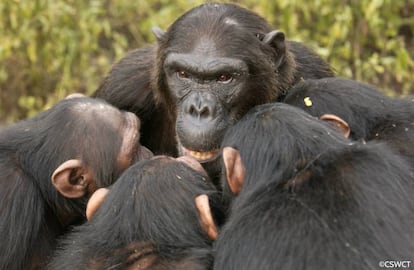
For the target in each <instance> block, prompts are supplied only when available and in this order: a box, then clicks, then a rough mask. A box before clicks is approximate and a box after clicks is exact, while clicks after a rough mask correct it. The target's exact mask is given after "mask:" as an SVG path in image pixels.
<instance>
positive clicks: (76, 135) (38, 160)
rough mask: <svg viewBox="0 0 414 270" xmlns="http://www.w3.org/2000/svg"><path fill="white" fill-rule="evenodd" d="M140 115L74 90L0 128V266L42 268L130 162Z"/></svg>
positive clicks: (139, 154)
mask: <svg viewBox="0 0 414 270" xmlns="http://www.w3.org/2000/svg"><path fill="white" fill-rule="evenodd" d="M139 125H140V124H139V120H138V118H137V117H136V116H135V115H134V114H133V113H130V112H121V111H119V110H118V109H117V108H115V107H113V106H111V105H109V104H107V103H106V102H104V101H99V100H97V99H93V98H89V97H71V98H68V99H65V100H62V101H60V102H59V103H57V104H56V105H55V106H53V107H52V108H50V109H48V110H46V111H44V112H41V113H39V114H38V115H37V116H35V117H33V118H29V119H25V120H22V121H20V122H17V123H15V124H12V125H10V126H6V127H3V128H2V129H1V130H0V239H1V245H0V269H9V270H10V269H41V268H43V266H44V263H45V260H46V258H47V256H48V255H49V253H50V252H51V250H52V249H53V247H54V246H55V239H56V238H57V237H58V236H59V235H61V234H62V233H64V232H65V231H66V230H67V229H68V228H69V226H71V225H73V224H78V223H80V222H82V221H83V220H84V219H85V209H86V203H87V199H88V198H89V196H90V195H91V194H92V193H93V192H94V191H95V190H96V189H97V188H100V187H103V186H108V185H110V184H112V183H113V181H114V180H115V179H116V178H117V177H118V176H119V175H120V173H121V172H122V171H123V170H125V169H126V168H127V167H128V166H130V165H131V164H132V163H133V162H135V161H137V160H140V159H143V158H149V157H150V156H152V154H151V153H150V152H149V150H148V149H145V148H144V147H141V146H140V144H139Z"/></svg>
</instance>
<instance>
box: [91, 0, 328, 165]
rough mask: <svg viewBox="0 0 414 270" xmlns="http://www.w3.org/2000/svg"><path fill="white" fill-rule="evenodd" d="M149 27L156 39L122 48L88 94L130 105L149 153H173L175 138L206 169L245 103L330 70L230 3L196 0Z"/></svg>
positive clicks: (282, 92) (181, 149) (272, 95)
mask: <svg viewBox="0 0 414 270" xmlns="http://www.w3.org/2000/svg"><path fill="white" fill-rule="evenodd" d="M153 32H154V34H155V36H156V38H157V47H156V48H154V47H149V48H145V49H141V50H137V51H134V52H132V53H131V54H128V55H127V56H126V57H125V58H124V59H123V60H121V61H120V62H119V63H118V64H116V65H115V66H114V68H113V70H112V71H111V72H110V73H109V75H108V77H107V78H106V79H105V80H104V82H103V84H102V85H101V86H100V88H99V89H98V90H97V91H96V93H95V94H94V96H97V97H101V98H104V99H105V100H107V101H109V102H110V103H112V104H114V105H115V106H117V107H119V108H122V109H125V110H128V111H132V112H134V113H136V114H137V115H138V116H139V117H140V119H141V121H142V122H143V129H142V137H143V139H142V143H143V145H146V146H148V147H150V149H151V150H152V151H153V152H154V153H159V152H160V151H161V152H162V151H166V150H168V151H169V154H173V155H175V154H176V151H173V149H177V148H176V147H177V142H176V140H178V151H179V153H180V154H182V155H189V156H193V157H195V158H196V159H197V160H198V161H200V162H202V163H203V165H204V166H206V167H205V168H208V171H211V169H212V168H211V167H210V166H211V165H213V164H217V162H216V163H213V162H210V161H213V160H217V156H218V153H219V147H220V143H221V140H222V138H223V135H224V132H225V131H226V129H227V128H228V127H229V126H231V125H233V124H234V123H236V122H237V121H238V120H239V119H240V117H241V116H243V115H244V114H245V113H246V112H247V111H248V110H249V109H250V108H252V107H253V106H255V105H257V104H262V103H267V102H271V101H276V100H278V99H280V98H281V97H282V96H284V95H285V94H286V92H287V91H288V89H289V88H290V87H291V86H292V85H293V84H295V83H296V82H298V81H299V80H300V79H301V78H321V77H329V76H333V72H332V70H331V68H330V66H329V65H328V64H327V63H326V62H325V61H324V60H322V59H321V58H320V57H319V56H317V55H316V54H315V53H314V52H312V51H311V50H309V49H308V48H306V47H304V46H303V45H301V44H299V43H297V42H293V41H286V40H285V35H284V33H283V32H281V31H279V30H274V29H273V28H272V27H271V26H270V25H269V24H268V23H267V22H266V21H265V19H263V18H262V17H260V16H259V15H257V14H255V13H253V12H252V11H249V10H247V9H244V8H241V7H239V6H237V5H234V4H223V3H220V4H219V3H208V4H204V5H201V6H198V7H196V8H194V9H191V10H190V11H188V12H187V13H185V14H184V15H182V16H181V17H180V18H178V19H177V20H176V21H175V22H174V23H173V24H172V25H171V26H170V27H169V29H168V31H167V32H165V33H164V32H163V31H162V30H160V29H158V28H154V29H153ZM151 73H152V74H151ZM153 119H156V120H153ZM148 121H150V123H148ZM159 136H162V140H159Z"/></svg>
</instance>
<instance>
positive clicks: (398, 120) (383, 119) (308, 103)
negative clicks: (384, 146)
mask: <svg viewBox="0 0 414 270" xmlns="http://www.w3.org/2000/svg"><path fill="white" fill-rule="evenodd" d="M284 102H285V103H288V104H291V105H294V106H296V107H300V108H302V109H304V110H305V111H307V112H308V113H310V114H311V115H313V116H316V117H320V118H324V119H327V118H330V117H332V116H333V115H336V116H339V117H340V118H342V119H343V120H344V121H345V122H346V125H348V128H349V130H350V131H349V132H350V133H349V136H350V138H351V139H353V140H361V139H362V140H366V141H369V140H381V141H386V142H387V143H388V144H390V145H391V147H393V148H394V150H396V151H398V152H399V153H400V154H402V155H403V156H404V157H406V158H408V160H409V161H410V162H411V166H412V168H414V104H413V103H412V101H410V100H408V99H404V98H391V97H387V96H385V95H384V94H383V93H382V92H380V91H379V90H378V89H377V88H375V87H374V86H372V85H369V84H365V83H362V82H358V81H354V80H350V79H345V78H324V79H314V80H304V81H302V82H300V83H298V84H297V85H296V86H294V87H293V88H292V89H291V90H289V93H288V94H287V96H286V98H285V99H284Z"/></svg>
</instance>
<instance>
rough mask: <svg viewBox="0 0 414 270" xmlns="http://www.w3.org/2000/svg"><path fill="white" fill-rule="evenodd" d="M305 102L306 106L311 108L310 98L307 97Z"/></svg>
mask: <svg viewBox="0 0 414 270" xmlns="http://www.w3.org/2000/svg"><path fill="white" fill-rule="evenodd" d="M303 102H304V103H305V106H306V107H310V106H312V100H311V99H310V97H305V98H304V99H303Z"/></svg>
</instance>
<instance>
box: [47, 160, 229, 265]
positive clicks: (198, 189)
mask: <svg viewBox="0 0 414 270" xmlns="http://www.w3.org/2000/svg"><path fill="white" fill-rule="evenodd" d="M179 159H180V160H181V161H176V160H175V159H173V158H170V157H166V156H158V157H154V158H153V159H152V160H146V161H142V162H139V163H136V164H135V165H133V166H131V167H130V168H129V169H128V170H126V171H125V172H124V174H123V175H122V176H121V178H120V179H119V180H117V182H116V183H115V184H114V185H113V186H112V187H111V188H110V190H108V189H101V190H98V191H97V192H96V194H97V195H96V196H95V194H94V195H93V196H92V198H91V200H90V202H89V203H88V212H89V213H94V214H88V216H89V218H90V220H89V221H88V222H87V223H85V224H83V225H81V226H79V227H78V228H76V229H75V231H74V232H73V233H71V234H68V235H67V237H66V239H65V240H64V241H62V245H61V250H60V251H59V252H58V253H57V254H56V256H55V257H54V259H53V261H52V262H51V263H50V265H49V269H59V270H61V269H62V270H68V269H77V270H78V269H88V270H90V269H92V270H96V269H143V270H144V269H157V270H162V269H169V270H170V269H182V270H184V269H196V270H197V269H211V266H212V263H213V255H212V250H211V249H212V247H211V246H212V241H213V240H214V239H215V238H216V235H217V228H216V224H217V225H220V224H221V223H222V222H223V219H224V209H222V205H223V203H222V195H221V193H219V192H218V191H217V190H216V188H215V187H214V185H213V184H212V183H211V182H209V179H208V177H207V175H206V173H205V171H203V169H202V167H201V165H200V164H199V163H198V162H197V161H195V160H193V161H192V162H190V163H189V161H191V160H189V159H190V158H189V157H181V158H179ZM197 165H198V166H197ZM190 166H191V167H190ZM107 194H108V195H107ZM105 196H106V198H105V199H104V197H105ZM98 207H99V208H98ZM96 208H98V210H96ZM95 211H96V212H95ZM91 216H92V217H91Z"/></svg>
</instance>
